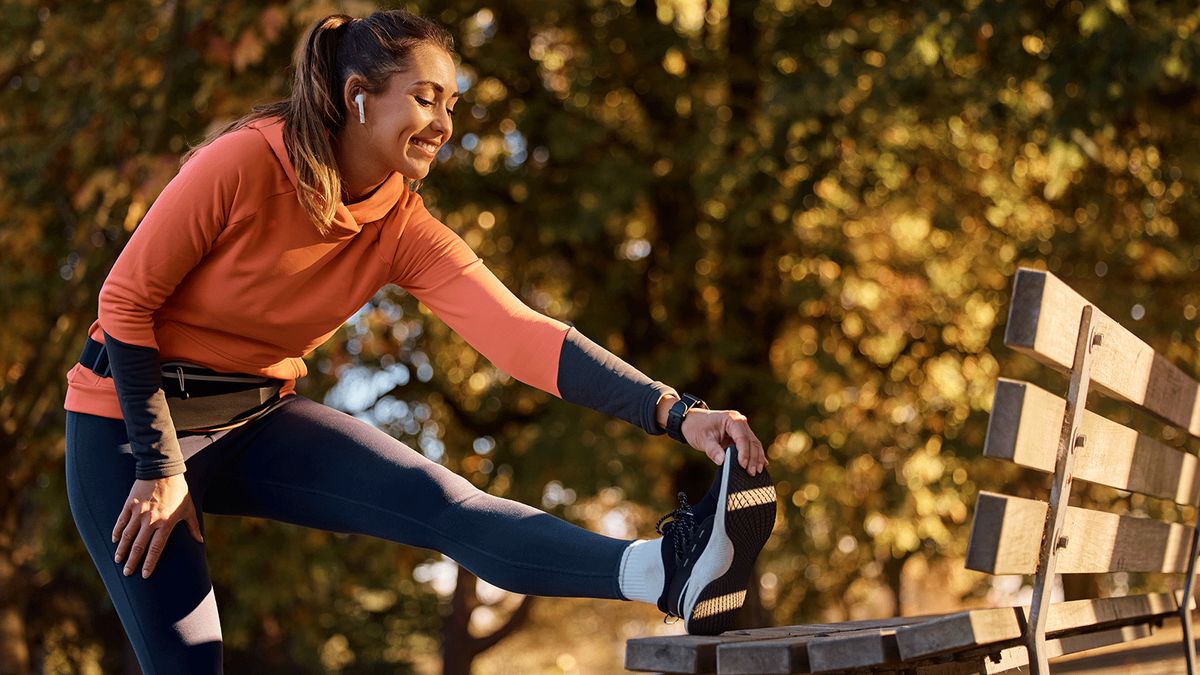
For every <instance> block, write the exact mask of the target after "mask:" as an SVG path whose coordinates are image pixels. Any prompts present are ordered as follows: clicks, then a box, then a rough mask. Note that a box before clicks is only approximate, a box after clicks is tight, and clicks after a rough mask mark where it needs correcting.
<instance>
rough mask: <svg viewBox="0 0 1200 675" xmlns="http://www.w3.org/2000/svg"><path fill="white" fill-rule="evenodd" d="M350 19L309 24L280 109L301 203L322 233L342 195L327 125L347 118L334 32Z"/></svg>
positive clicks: (330, 18)
mask: <svg viewBox="0 0 1200 675" xmlns="http://www.w3.org/2000/svg"><path fill="white" fill-rule="evenodd" d="M353 20H354V19H353V18H352V17H349V16H346V15H345V14H334V15H333V16H328V17H325V18H324V19H321V20H320V21H318V22H317V23H316V24H315V25H313V26H312V27H311V28H309V29H308V33H307V34H305V36H304V38H303V39H302V40H301V41H300V49H299V51H298V52H297V54H296V73H295V78H294V79H293V81H292V97H291V100H290V103H291V105H289V106H288V110H287V113H286V114H284V120H285V121H286V124H285V125H284V129H283V142H284V145H286V146H287V149H288V153H289V154H290V155H291V157H292V164H294V165H295V167H296V182H297V183H298V186H297V189H298V190H299V193H300V194H299V196H300V203H301V204H303V205H304V210H305V211H306V212H307V213H308V215H309V217H310V218H312V219H313V222H315V223H316V225H317V229H318V230H319V231H320V232H321V234H322V235H325V234H328V233H329V230H330V227H331V224H332V222H333V217H334V214H336V213H337V206H338V204H339V203H341V201H342V199H341V198H342V179H341V175H340V174H339V173H338V169H337V160H336V158H335V156H334V154H333V143H332V139H331V138H330V136H331V133H330V131H329V130H330V129H341V128H342V125H343V124H344V123H345V117H346V115H345V113H344V111H343V110H342V106H341V105H340V103H341V98H342V95H341V94H342V91H341V87H340V86H339V84H340V83H341V81H342V78H339V77H338V73H337V51H338V38H339V37H340V36H341V35H342V34H343V33H345V32H346V30H347V28H348V26H349V25H350V22H351V21H353ZM335 87H336V89H335Z"/></svg>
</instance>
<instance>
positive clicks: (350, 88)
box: [342, 74, 368, 119]
mask: <svg viewBox="0 0 1200 675" xmlns="http://www.w3.org/2000/svg"><path fill="white" fill-rule="evenodd" d="M366 84H367V81H366V79H365V78H363V76H362V75H358V74H354V75H351V76H350V77H347V78H346V84H345V86H343V87H342V105H343V106H345V109H346V110H347V111H355V112H354V115H355V116H357V115H358V112H357V108H358V105H357V104H356V103H355V102H354V97H355V96H358V95H359V94H366V93H368V92H367V87H366ZM356 119H357V117H356Z"/></svg>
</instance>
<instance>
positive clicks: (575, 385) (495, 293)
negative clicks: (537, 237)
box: [393, 214, 677, 434]
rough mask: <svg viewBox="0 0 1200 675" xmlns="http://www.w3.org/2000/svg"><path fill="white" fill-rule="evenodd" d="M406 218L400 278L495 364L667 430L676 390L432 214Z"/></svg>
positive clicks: (650, 428)
mask: <svg viewBox="0 0 1200 675" xmlns="http://www.w3.org/2000/svg"><path fill="white" fill-rule="evenodd" d="M421 215H422V216H425V217H422V218H415V219H414V220H413V221H412V222H410V223H409V224H408V228H407V229H406V231H405V232H404V235H403V237H404V238H405V240H406V241H402V242H401V246H400V250H401V253H400V254H399V256H398V260H397V261H396V270H395V272H396V273H395V276H394V279H393V280H394V281H395V282H396V283H397V284H399V285H400V286H402V287H404V288H405V289H407V290H408V291H409V292H411V293H412V294H413V295H414V296H416V298H417V299H418V300H420V301H421V302H423V303H424V304H425V305H426V306H427V307H429V308H430V309H431V310H433V312H434V314H436V315H437V316H438V317H439V318H441V319H442V320H443V321H445V322H446V324H447V325H449V326H450V328H452V329H453V330H454V331H455V332H456V333H458V334H459V335H461V336H462V337H463V339H464V340H466V341H467V342H468V343H469V344H470V345H471V346H472V347H474V348H475V349H476V350H478V351H479V353H481V354H483V355H484V356H485V357H487V358H488V360H490V361H491V362H492V363H493V364H495V366H496V367H497V368H499V369H500V370H502V371H504V372H506V373H508V374H509V375H512V376H513V377H515V378H517V379H518V380H520V381H522V382H525V383H526V384H529V385H531V386H534V387H537V388H538V389H541V390H543V391H546V392H549V393H551V394H553V395H555V396H557V397H559V398H561V399H563V400H565V401H569V402H571V403H576V404H578V405H581V406H584V407H587V408H590V409H592V410H597V411H599V412H603V413H606V414H608V415H611V416H613V417H616V418H618V419H623V420H625V421H627V422H629V423H630V424H633V425H635V426H638V427H640V428H641V429H643V430H644V431H646V433H649V434H661V433H663V427H662V426H660V425H659V423H658V419H657V417H658V416H657V409H658V404H659V402H660V401H661V400H662V399H663V398H664V396H668V395H669V396H677V394H676V392H675V390H674V389H672V388H670V387H668V386H667V385H665V384H663V383H662V382H656V381H654V380H651V379H650V378H649V377H647V376H646V375H645V374H643V373H642V372H640V371H639V370H637V369H636V368H634V367H633V366H631V365H629V364H628V363H626V362H625V361H623V360H621V359H620V358H618V357H617V356H616V355H614V354H612V353H611V352H609V351H608V350H606V349H604V348H603V347H601V346H600V345H598V344H596V343H595V342H593V341H591V340H589V339H588V338H587V337H586V336H584V335H583V334H582V333H580V332H579V331H578V330H576V329H575V328H574V327H573V326H569V325H567V324H565V323H563V322H561V321H558V320H556V319H552V318H550V317H547V316H544V315H543V314H541V313H539V312H537V311H535V310H533V309H532V308H530V307H528V306H527V305H526V304H525V303H523V302H521V300H520V299H519V298H517V297H516V296H515V295H514V294H513V293H512V291H510V290H509V289H508V288H507V287H505V286H504V284H503V283H501V282H500V280H499V279H497V278H496V276H495V275H494V274H492V272H491V270H489V269H488V268H487V267H486V266H484V264H483V261H482V260H480V259H479V257H478V256H476V255H475V253H474V252H473V251H471V249H470V247H469V246H467V244H466V242H464V241H463V240H462V239H461V238H460V237H459V236H458V235H457V234H455V233H454V232H453V231H451V230H450V229H449V228H447V227H446V226H445V225H443V224H442V223H440V222H438V221H437V220H436V219H434V218H433V217H432V216H426V215H425V214H421Z"/></svg>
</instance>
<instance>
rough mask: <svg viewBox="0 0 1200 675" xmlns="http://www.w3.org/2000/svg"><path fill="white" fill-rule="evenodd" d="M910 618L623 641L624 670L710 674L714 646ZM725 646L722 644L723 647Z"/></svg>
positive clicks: (887, 623)
mask: <svg viewBox="0 0 1200 675" xmlns="http://www.w3.org/2000/svg"><path fill="white" fill-rule="evenodd" d="M903 621H912V619H911V618H910V619H898V618H890V619H866V620H861V621H847V622H844V623H824V624H822V623H818V624H807V625H803V626H777V627H771V628H755V629H752V630H733V631H727V632H725V633H722V634H721V635H719V636H704V635H663V636H657V637H646V638H635V639H632V640H628V641H626V643H625V668H626V670H636V671H652V672H655V671H656V672H665V673H712V672H716V670H717V648H718V647H720V646H721V645H728V646H734V645H737V644H739V643H743V642H753V641H757V640H769V639H773V638H789V637H800V638H803V637H807V636H825V635H832V634H835V633H839V632H842V631H852V630H861V629H864V628H875V627H885V626H893V625H896V624H897V623H898V622H903ZM725 648H727V647H722V649H725Z"/></svg>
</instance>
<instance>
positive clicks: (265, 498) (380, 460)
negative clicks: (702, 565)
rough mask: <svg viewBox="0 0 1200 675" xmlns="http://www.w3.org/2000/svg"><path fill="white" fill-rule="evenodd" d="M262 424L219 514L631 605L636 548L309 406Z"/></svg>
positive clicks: (250, 436)
mask: <svg viewBox="0 0 1200 675" xmlns="http://www.w3.org/2000/svg"><path fill="white" fill-rule="evenodd" d="M253 426H254V428H253V429H251V430H250V433H247V434H245V435H243V436H242V437H241V438H240V439H238V441H237V443H238V444H239V447H238V448H237V449H236V450H233V452H234V455H233V456H232V461H230V462H228V463H226V464H225V465H224V466H223V468H222V470H221V472H220V473H219V474H217V475H215V476H214V478H213V480H212V482H211V487H210V489H209V492H208V494H207V496H206V498H205V507H206V510H207V511H208V512H209V513H227V514H231V515H248V516H258V517H264V518H272V519H275V520H281V521H285V522H290V523H295V524H299V525H305V526H308V527H315V528H321V529H325V530H332V531H336V532H353V533H359V534H367V535H372V536H375V537H380V538H383V539H388V540H391V541H396V542H400V543H404V544H409V545H413V546H420V547H423V548H430V549H434V550H437V551H440V552H442V553H445V554H446V555H448V556H450V557H451V558H453V559H454V560H456V561H457V562H459V563H460V564H462V565H463V566H464V567H466V568H467V569H469V570H471V572H473V573H474V574H476V575H477V576H479V577H480V578H481V579H484V580H485V581H488V582H489V583H492V584H495V585H496V586H499V587H501V588H504V589H507V590H509V591H513V592H517V593H525V594H528V595H552V596H568V597H594V598H621V594H620V590H619V586H618V583H617V568H618V566H619V564H620V560H621V554H622V552H623V551H624V550H625V548H626V547H627V546H628V545H629V544H630V543H631V542H628V541H623V540H620V539H613V538H611V537H606V536H603V535H600V534H596V533H594V532H589V531H588V530H585V529H583V528H580V527H577V526H575V525H572V524H570V523H568V522H566V521H564V520H561V519H559V518H556V517H554V516H552V515H550V514H548V513H545V512H543V511H540V510H538V509H535V508H533V507H530V506H527V505H525V504H521V503H519V502H514V501H511V500H508V499H502V498H499V497H496V496H493V495H489V494H487V493H486V492H483V491H481V490H479V489H478V488H476V487H475V486H474V485H472V484H471V483H470V481H468V480H466V479H465V478H463V477H462V476H459V475H457V474H455V473H454V472H452V471H450V470H448V469H446V468H445V467H443V466H441V465H440V464H437V463H436V462H432V461H430V460H429V459H427V458H426V457H425V456H423V455H422V454H420V453H419V452H416V451H414V450H413V449H411V448H409V447H408V446H406V445H404V444H403V443H401V442H400V441H398V440H396V439H394V438H392V437H391V436H388V435H387V434H385V433H383V432H382V431H380V430H378V429H376V428H374V427H372V426H371V425H369V424H366V423H364V422H362V421H360V420H357V419H355V418H354V417H351V416H350V415H346V414H345V413H341V412H338V411H336V410H334V409H332V408H329V407H327V406H324V405H321V404H319V403H315V402H313V401H310V400H308V399H305V398H300V397H296V400H294V401H290V402H288V403H285V404H284V405H282V406H281V407H280V408H279V409H277V410H275V411H274V412H272V413H271V414H270V415H268V416H267V417H265V418H264V419H262V420H261V421H259V422H257V423H255V424H254V425H253Z"/></svg>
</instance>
